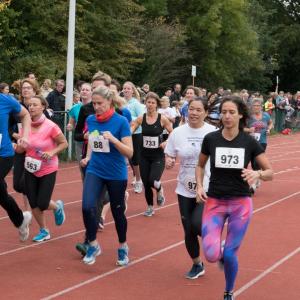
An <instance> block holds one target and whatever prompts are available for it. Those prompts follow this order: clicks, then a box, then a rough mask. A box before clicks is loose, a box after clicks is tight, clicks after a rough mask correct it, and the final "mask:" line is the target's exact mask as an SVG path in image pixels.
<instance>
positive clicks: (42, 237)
mask: <svg viewBox="0 0 300 300" xmlns="http://www.w3.org/2000/svg"><path fill="white" fill-rule="evenodd" d="M32 240H33V241H34V242H43V241H47V240H50V232H49V231H48V230H47V229H45V228H41V229H40V232H39V233H38V234H37V235H36V236H35V237H34V238H33V239H32Z"/></svg>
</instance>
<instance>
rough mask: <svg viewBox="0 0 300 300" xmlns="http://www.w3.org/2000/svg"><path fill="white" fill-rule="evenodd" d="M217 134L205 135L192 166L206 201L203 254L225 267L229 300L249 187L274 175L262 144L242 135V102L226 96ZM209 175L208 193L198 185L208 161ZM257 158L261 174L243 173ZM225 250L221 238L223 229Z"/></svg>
mask: <svg viewBox="0 0 300 300" xmlns="http://www.w3.org/2000/svg"><path fill="white" fill-rule="evenodd" d="M220 113H221V129H220V130H218V131H216V132H212V133H209V134H208V135H206V136H205V138H204V140H203V144H202V149H201V153H200V156H199V162H198V166H197V167H196V179H197V198H198V201H199V202H204V203H205V205H204V211H203V218H202V242H203V251H204V254H205V257H206V259H207V260H208V261H209V262H217V261H220V262H223V264H224V272H225V280H226V286H225V293H224V299H225V300H232V299H233V288H234V283H235V279H236V276H237V271H238V259H237V252H238V249H239V247H240V245H241V242H242V240H243V238H244V236H245V233H246V230H247V227H248V224H249V221H250V217H251V215H252V199H251V198H250V195H251V193H250V185H251V184H252V183H253V182H254V181H255V180H257V179H261V180H272V178H273V171H272V169H271V165H270V163H269V161H268V159H267V157H266V155H265V153H264V149H263V148H262V147H261V145H260V144H259V143H258V142H257V141H256V140H255V139H253V138H252V137H251V136H249V135H248V134H247V133H245V132H244V131H243V130H244V127H245V125H246V122H247V119H248V110H247V106H246V104H245V103H244V102H243V100H242V99H241V98H239V97H236V96H225V97H224V98H223V101H222V103H221V106H220ZM209 158H210V161H211V176H210V182H209V188H208V192H207V194H206V192H205V189H204V188H203V185H202V182H203V177H204V172H205V171H204V168H205V164H206V162H207V160H208V159H209ZM253 158H255V159H256V161H257V163H258V164H259V166H260V167H261V169H262V170H259V171H255V170H251V169H247V166H248V164H249V162H250V161H251V159H253ZM226 221H227V222H228V225H227V236H226V240H225V244H224V249H223V250H222V247H221V238H222V237H221V236H222V231H223V228H224V225H225V222H226Z"/></svg>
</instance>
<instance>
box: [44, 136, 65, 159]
mask: <svg viewBox="0 0 300 300" xmlns="http://www.w3.org/2000/svg"><path fill="white" fill-rule="evenodd" d="M54 141H55V143H56V147H55V148H54V149H53V150H51V151H47V152H44V153H43V154H42V156H41V157H42V158H43V159H51V158H52V157H53V156H55V155H57V154H58V153H60V152H62V151H63V150H65V149H66V148H68V142H67V140H66V138H65V136H64V135H63V133H60V134H59V135H58V136H56V137H55V138H54Z"/></svg>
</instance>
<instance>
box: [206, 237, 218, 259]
mask: <svg viewBox="0 0 300 300" xmlns="http://www.w3.org/2000/svg"><path fill="white" fill-rule="evenodd" d="M203 252H204V256H205V258H206V260H207V261H209V262H211V263H214V262H216V261H218V260H219V259H220V244H218V245H217V244H216V243H209V244H208V243H205V242H204V241H203Z"/></svg>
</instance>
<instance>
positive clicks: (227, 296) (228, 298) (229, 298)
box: [224, 292, 234, 300]
mask: <svg viewBox="0 0 300 300" xmlns="http://www.w3.org/2000/svg"><path fill="white" fill-rule="evenodd" d="M224 300H234V296H233V292H224Z"/></svg>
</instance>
